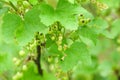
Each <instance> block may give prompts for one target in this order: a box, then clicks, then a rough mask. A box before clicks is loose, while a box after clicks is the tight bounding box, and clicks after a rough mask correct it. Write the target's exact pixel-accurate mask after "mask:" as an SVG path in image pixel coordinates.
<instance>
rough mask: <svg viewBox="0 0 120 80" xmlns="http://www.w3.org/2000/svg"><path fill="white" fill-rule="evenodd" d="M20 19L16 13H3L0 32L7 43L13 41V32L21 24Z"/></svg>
mask: <svg viewBox="0 0 120 80" xmlns="http://www.w3.org/2000/svg"><path fill="white" fill-rule="evenodd" d="M21 23H22V20H21V18H20V17H19V16H18V15H16V14H10V13H8V14H5V16H4V17H3V24H2V34H3V38H4V40H5V41H6V42H7V43H10V42H13V41H14V39H15V32H16V30H17V29H18V28H19V27H20V26H21Z"/></svg>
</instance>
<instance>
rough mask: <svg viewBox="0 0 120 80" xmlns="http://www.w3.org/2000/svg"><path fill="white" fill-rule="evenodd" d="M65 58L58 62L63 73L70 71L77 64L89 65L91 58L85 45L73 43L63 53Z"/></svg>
mask: <svg viewBox="0 0 120 80" xmlns="http://www.w3.org/2000/svg"><path fill="white" fill-rule="evenodd" d="M65 54H66V57H65V59H64V60H63V61H61V62H60V66H61V68H62V70H63V71H68V70H70V69H72V68H73V67H74V66H75V65H77V64H78V62H81V63H83V64H85V65H89V64H91V58H90V55H89V53H88V50H87V48H86V46H85V44H83V43H81V42H74V43H73V44H72V45H71V46H70V48H68V49H67V50H66V51H65Z"/></svg>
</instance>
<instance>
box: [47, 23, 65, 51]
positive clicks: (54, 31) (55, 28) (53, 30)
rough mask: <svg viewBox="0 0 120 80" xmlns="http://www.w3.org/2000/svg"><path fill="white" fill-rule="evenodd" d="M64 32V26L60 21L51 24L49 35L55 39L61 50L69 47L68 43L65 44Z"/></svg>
mask: <svg viewBox="0 0 120 80" xmlns="http://www.w3.org/2000/svg"><path fill="white" fill-rule="evenodd" d="M63 33H64V28H63V26H62V25H61V24H60V23H59V22H58V21H57V22H55V23H54V24H52V25H50V29H49V35H50V37H51V40H53V41H55V43H56V44H57V46H58V50H59V51H63V50H66V48H67V45H66V44H63V37H64V34H63Z"/></svg>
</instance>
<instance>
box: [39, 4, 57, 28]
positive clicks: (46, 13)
mask: <svg viewBox="0 0 120 80" xmlns="http://www.w3.org/2000/svg"><path fill="white" fill-rule="evenodd" d="M39 7H40V11H41V14H40V18H41V22H42V23H43V24H45V25H46V26H49V25H51V24H53V23H54V22H55V21H56V19H55V17H56V16H55V11H54V9H53V8H52V7H51V6H49V5H47V4H41V5H40V6H39Z"/></svg>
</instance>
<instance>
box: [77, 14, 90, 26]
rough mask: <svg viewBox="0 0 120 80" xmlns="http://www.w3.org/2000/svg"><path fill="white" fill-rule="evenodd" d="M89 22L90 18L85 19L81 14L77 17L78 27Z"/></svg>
mask: <svg viewBox="0 0 120 80" xmlns="http://www.w3.org/2000/svg"><path fill="white" fill-rule="evenodd" d="M90 21H91V20H90V18H87V19H86V18H85V17H84V15H83V14H80V15H79V16H78V24H79V26H84V25H86V24H87V23H89V22H90Z"/></svg>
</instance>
